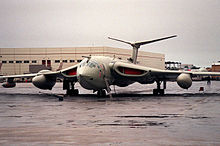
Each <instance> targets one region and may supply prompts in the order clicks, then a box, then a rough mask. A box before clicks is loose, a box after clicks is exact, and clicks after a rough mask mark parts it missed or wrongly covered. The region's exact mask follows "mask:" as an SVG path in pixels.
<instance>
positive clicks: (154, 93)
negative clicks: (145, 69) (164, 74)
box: [153, 81, 166, 95]
mask: <svg viewBox="0 0 220 146" xmlns="http://www.w3.org/2000/svg"><path fill="white" fill-rule="evenodd" d="M162 82H163V89H160V85H161V83H162ZM156 83H157V89H153V95H164V90H165V89H166V81H156Z"/></svg>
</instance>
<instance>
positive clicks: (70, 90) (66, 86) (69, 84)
mask: <svg viewBox="0 0 220 146" xmlns="http://www.w3.org/2000/svg"><path fill="white" fill-rule="evenodd" d="M74 85H75V82H74V81H68V80H65V79H64V81H63V90H66V95H70V96H74V95H78V94H79V90H78V89H75V88H74Z"/></svg>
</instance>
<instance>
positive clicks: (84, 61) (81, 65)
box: [79, 58, 88, 67]
mask: <svg viewBox="0 0 220 146" xmlns="http://www.w3.org/2000/svg"><path fill="white" fill-rule="evenodd" d="M87 60H88V59H87V58H85V59H83V60H82V62H81V63H80V65H79V67H83V66H85V65H86V62H87Z"/></svg>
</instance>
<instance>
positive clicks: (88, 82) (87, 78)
mask: <svg viewBox="0 0 220 146" xmlns="http://www.w3.org/2000/svg"><path fill="white" fill-rule="evenodd" d="M100 73H101V72H100V71H99V70H98V68H90V67H87V66H85V67H81V68H79V69H77V79H78V81H79V83H80V85H81V86H82V87H83V88H85V89H89V90H99V89H103V88H105V83H104V80H103V77H102V76H100Z"/></svg>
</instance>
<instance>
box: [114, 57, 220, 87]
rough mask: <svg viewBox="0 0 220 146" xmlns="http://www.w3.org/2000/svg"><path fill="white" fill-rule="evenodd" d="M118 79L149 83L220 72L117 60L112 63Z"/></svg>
mask: <svg viewBox="0 0 220 146" xmlns="http://www.w3.org/2000/svg"><path fill="white" fill-rule="evenodd" d="M111 68H112V70H113V71H114V74H115V77H116V79H117V78H118V79H120V78H123V80H124V79H128V80H132V81H137V82H139V83H143V84H144V83H147V82H150V81H155V80H160V81H176V79H177V77H178V76H179V75H180V74H182V73H185V74H190V75H191V77H195V76H220V72H192V71H170V70H161V69H155V68H149V67H144V66H140V65H135V64H131V63H125V62H119V61H118V62H115V63H114V64H112V65H111Z"/></svg>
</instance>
